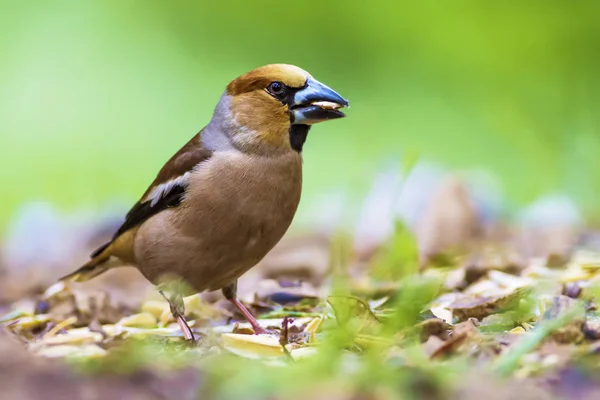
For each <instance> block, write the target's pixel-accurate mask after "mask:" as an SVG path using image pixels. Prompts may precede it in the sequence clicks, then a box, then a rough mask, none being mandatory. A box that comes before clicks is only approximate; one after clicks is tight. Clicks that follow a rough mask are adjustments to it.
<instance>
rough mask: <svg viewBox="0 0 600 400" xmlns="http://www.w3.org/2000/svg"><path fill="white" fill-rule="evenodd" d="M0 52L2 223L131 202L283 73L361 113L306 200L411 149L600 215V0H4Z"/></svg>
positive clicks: (311, 152) (346, 127)
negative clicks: (228, 108) (238, 104)
mask: <svg viewBox="0 0 600 400" xmlns="http://www.w3.org/2000/svg"><path fill="white" fill-rule="evenodd" d="M0 49H1V58H0V152H1V153H0V155H1V160H2V161H1V163H2V164H1V167H2V169H1V171H0V176H1V177H2V179H1V182H2V197H1V198H0V228H2V227H4V226H5V224H6V222H7V221H8V219H9V217H10V215H11V214H12V213H14V211H15V210H16V209H17V207H18V206H19V205H20V204H22V203H23V202H25V201H28V200H33V199H44V200H50V201H52V202H55V203H56V204H58V205H59V206H60V207H61V208H63V209H66V210H69V209H74V208H77V207H96V206H100V205H102V204H105V203H106V202H107V201H109V200H110V199H114V198H121V199H125V200H127V201H134V200H136V199H137V197H138V196H139V195H140V194H141V193H142V192H143V191H144V189H145V188H146V186H147V185H148V183H149V182H150V181H151V180H152V178H153V176H154V175H155V173H156V172H157V170H158V169H159V168H160V167H161V166H162V164H163V163H164V161H166V160H167V159H168V158H169V157H170V155H171V154H172V153H174V152H175V151H176V150H177V149H178V148H179V147H180V146H181V145H182V144H184V143H185V142H186V141H187V140H188V139H189V137H191V136H192V135H193V134H195V133H196V132H197V131H198V130H199V129H200V128H202V127H203V126H204V125H205V124H206V123H207V122H208V120H209V119H210V116H211V113H212V110H213V107H214V106H215V104H216V102H217V100H218V98H219V96H220V94H221V93H222V91H223V89H224V87H225V85H226V84H227V83H228V82H229V81H230V80H232V79H233V78H235V77H237V76H238V75H240V74H241V73H243V72H246V71H248V70H250V69H252V68H254V67H257V66H260V65H263V64H267V63H273V62H285V63H291V64H297V65H299V66H301V67H302V68H304V69H306V70H308V71H310V72H311V73H312V74H313V75H314V76H315V77H317V79H319V80H321V81H323V82H325V83H327V84H328V85H329V86H332V87H333V88H335V89H336V90H337V91H339V92H340V93H341V94H342V95H344V96H345V97H347V98H348V99H350V101H351V103H352V108H351V109H350V110H349V111H348V116H349V117H348V118H346V119H344V120H339V121H335V122H332V123H327V124H323V125H321V126H318V127H316V128H315V129H313V131H312V132H311V135H310V138H309V141H308V143H307V146H306V147H305V159H306V162H305V171H306V178H305V201H306V202H308V203H310V201H311V199H313V200H314V199H315V198H316V195H317V194H319V193H323V192H325V191H328V190H332V189H335V188H346V189H348V190H350V191H351V192H353V193H355V194H361V193H364V191H365V190H366V189H367V188H368V187H369V183H370V181H371V179H372V177H373V174H374V173H375V172H376V171H377V170H378V169H380V168H381V167H382V165H384V164H385V163H384V160H389V159H394V158H401V157H404V156H405V155H407V154H415V153H418V154H419V155H420V156H421V157H422V158H424V159H427V160H433V161H436V162H441V163H444V164H446V165H448V166H450V167H451V168H471V167H476V168H483V169H486V170H489V171H491V172H493V173H494V174H497V176H499V177H500V178H501V179H502V182H503V184H504V190H505V193H506V195H507V199H508V204H511V205H512V206H515V205H518V204H523V203H525V202H527V201H531V200H532V199H533V198H534V197H535V196H537V195H539V194H543V193H549V192H555V191H560V192H564V193H567V194H569V195H571V196H573V197H574V198H575V199H576V200H577V201H578V203H579V204H580V205H581V207H583V209H584V210H585V211H586V212H587V213H588V215H590V216H594V215H595V216H598V214H600V207H598V205H599V204H600V202H599V193H600V161H598V160H599V155H598V154H599V153H600V117H599V114H598V110H599V107H600V74H599V73H598V71H599V70H600V2H598V1H576V2H566V1H553V0H551V1H525V2H523V1H504V2H491V1H490V2H482V1H452V2H438V1H423V2H405V1H388V0H385V1H383V0H381V1H376V2H366V1H365V2H359V1H355V2H350V1H319V2H317V1H295V2H292V1H287V2H282V1H234V2H226V1H220V2H217V1H210V2H208V1H187V2H183V1H148V0H145V1H80V0H79V1H27V2H25V1H20V2H19V1H9V0H0ZM0 232H1V230H0Z"/></svg>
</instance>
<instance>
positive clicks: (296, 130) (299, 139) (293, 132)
mask: <svg viewBox="0 0 600 400" xmlns="http://www.w3.org/2000/svg"><path fill="white" fill-rule="evenodd" d="M309 130H310V125H292V126H291V127H290V145H291V146H292V149H294V150H296V151H297V152H298V153H300V152H302V147H303V146H304V142H305V141H306V136H307V135H308V131H309Z"/></svg>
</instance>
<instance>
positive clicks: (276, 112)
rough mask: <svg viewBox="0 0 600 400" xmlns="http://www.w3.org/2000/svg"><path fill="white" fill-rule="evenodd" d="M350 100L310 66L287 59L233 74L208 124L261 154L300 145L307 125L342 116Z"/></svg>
mask: <svg viewBox="0 0 600 400" xmlns="http://www.w3.org/2000/svg"><path fill="white" fill-rule="evenodd" d="M345 106H348V101H347V100H346V99H344V98H343V97H341V96H340V95H339V94H337V93H336V92H335V91H334V90H333V89H331V88H329V87H327V86H326V85H324V84H322V83H320V82H319V81H317V80H316V79H314V78H313V77H312V76H311V75H310V74H309V73H308V72H306V71H304V70H302V69H300V68H298V67H295V66H293V65H287V64H271V65H266V66H264V67H260V68H257V69H254V70H252V71H250V72H248V73H246V74H244V75H242V76H240V77H239V78H237V79H235V80H233V81H232V82H231V83H230V84H229V85H228V86H227V89H226V90H225V93H224V94H223V96H222V97H221V100H220V102H219V104H218V105H217V108H216V109H215V114H214V115H213V120H212V121H211V124H217V125H218V126H219V128H220V129H221V130H222V132H223V133H224V134H225V135H226V136H227V138H228V139H229V141H230V142H231V144H232V145H233V146H235V147H236V148H238V149H240V150H242V151H246V152H253V153H254V152H255V153H262V154H271V153H279V152H284V151H289V150H295V151H298V152H299V151H301V150H302V145H303V144H304V140H305V139H306V135H307V133H308V130H309V128H310V126H311V125H313V124H316V123H318V122H322V121H327V120H330V119H336V118H341V117H344V116H345V115H344V113H342V112H341V111H339V109H340V108H342V107H345Z"/></svg>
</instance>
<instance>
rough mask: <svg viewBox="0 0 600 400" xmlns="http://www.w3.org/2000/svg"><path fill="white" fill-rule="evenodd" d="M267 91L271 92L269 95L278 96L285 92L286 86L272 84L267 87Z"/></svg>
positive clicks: (277, 83)
mask: <svg viewBox="0 0 600 400" xmlns="http://www.w3.org/2000/svg"><path fill="white" fill-rule="evenodd" d="M267 90H268V91H269V93H271V94H273V95H275V96H277V95H280V94H282V93H283V91H284V90H285V86H284V85H283V83H281V82H271V83H270V84H269V86H268V87H267Z"/></svg>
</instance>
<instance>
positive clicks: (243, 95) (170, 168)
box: [60, 64, 349, 341]
mask: <svg viewBox="0 0 600 400" xmlns="http://www.w3.org/2000/svg"><path fill="white" fill-rule="evenodd" d="M344 107H349V102H348V100H346V99H345V98H343V97H342V96H340V95H339V94H338V93H337V92H336V91H334V90H333V89H331V88H330V87H328V86H326V85H325V84H323V83H321V82H319V81H318V80H316V79H315V78H314V77H313V76H312V75H311V74H309V73H308V72H306V71H305V70H303V69H301V68H299V67H297V66H294V65H289V64H269V65H265V66H262V67H259V68H256V69H254V70H252V71H250V72H247V73H245V74H243V75H241V76H240V77H238V78H236V79H234V80H233V81H231V82H230V83H229V84H228V85H227V87H226V89H225V91H224V93H223V94H222V95H221V97H220V99H219V101H218V103H217V105H216V107H215V109H214V112H213V115H212V118H211V120H210V122H209V123H208V124H207V125H206V126H205V127H204V128H203V129H201V130H200V131H199V132H198V133H197V134H196V135H195V136H193V137H192V138H191V139H190V140H189V141H188V142H187V143H186V144H185V145H184V146H183V147H182V148H181V149H180V150H179V151H178V152H177V153H175V155H173V156H172V157H171V158H170V159H169V160H168V161H167V163H166V164H165V165H164V166H163V167H162V169H160V171H159V172H158V174H157V176H156V178H155V179H154V181H153V182H152V183H151V184H150V186H149V187H148V189H147V190H146V192H145V193H144V194H143V195H142V196H141V198H140V199H139V201H138V202H137V203H136V204H135V205H134V206H133V207H132V208H131V210H130V211H129V212H128V213H127V215H126V217H125V221H124V222H123V224H122V225H121V226H120V227H119V228H118V229H117V231H116V233H115V234H114V236H113V237H112V239H111V240H110V241H109V242H108V243H106V244H105V245H103V246H101V247H100V248H98V249H97V250H96V251H95V252H93V253H92V254H91V256H90V260H89V261H88V262H87V263H85V264H84V265H83V266H81V267H80V268H79V269H77V270H76V271H74V272H72V273H70V274H68V275H66V276H64V277H62V278H61V279H60V281H63V282H83V281H87V280H89V279H92V278H94V277H96V276H98V275H100V274H102V273H104V272H106V271H108V270H111V269H113V268H117V267H120V266H134V267H136V268H137V269H138V270H139V271H140V272H141V274H142V275H143V276H144V277H145V278H146V279H147V280H149V281H150V282H151V283H153V284H154V285H156V286H157V287H158V288H159V292H160V294H161V295H162V296H163V297H164V298H165V299H166V301H167V302H168V303H169V305H170V311H171V313H172V314H173V316H174V318H175V319H176V320H177V322H178V324H179V326H180V327H181V331H182V335H183V336H184V338H185V339H187V340H192V341H193V340H195V337H194V333H193V331H192V330H191V329H190V327H189V325H188V324H187V321H186V320H185V317H184V315H185V308H184V302H183V296H184V295H190V294H194V293H201V292H205V291H216V290H219V289H220V290H221V291H222V293H223V295H224V297H225V298H226V299H227V300H229V301H230V302H231V303H233V305H234V306H235V307H236V308H237V309H238V310H239V311H240V313H241V314H242V315H243V316H244V317H245V319H246V320H247V321H248V322H249V323H250V325H251V326H252V329H253V330H254V333H255V334H261V333H264V332H265V330H264V329H263V328H261V326H260V325H259V323H258V321H257V320H256V318H255V317H254V316H253V315H252V314H251V313H250V311H248V309H247V308H246V307H245V306H244V305H243V304H242V303H241V302H240V301H239V299H238V298H237V280H238V278H239V277H240V276H241V275H243V274H244V273H245V272H246V271H247V270H249V269H250V268H252V267H253V266H255V265H256V264H257V263H258V262H259V261H260V260H261V259H262V258H263V257H264V256H265V255H266V254H267V253H268V252H269V251H270V250H271V249H272V248H273V247H274V246H275V245H276V244H277V243H278V242H279V240H280V239H281V238H282V237H283V235H284V234H285V232H286V231H287V229H288V228H289V226H290V224H291V222H292V219H293V217H294V215H295V213H296V209H297V207H298V204H299V202H300V196H301V191H302V150H303V146H304V143H305V141H306V139H307V135H308V133H309V130H310V129H311V127H312V125H314V124H316V123H319V122H323V121H328V120H333V119H338V118H342V117H345V114H344V113H343V112H342V111H340V109H341V108H344ZM165 289H169V290H171V291H172V293H170V294H169V295H168V296H167V295H166V294H165Z"/></svg>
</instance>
